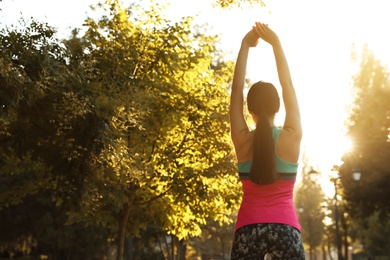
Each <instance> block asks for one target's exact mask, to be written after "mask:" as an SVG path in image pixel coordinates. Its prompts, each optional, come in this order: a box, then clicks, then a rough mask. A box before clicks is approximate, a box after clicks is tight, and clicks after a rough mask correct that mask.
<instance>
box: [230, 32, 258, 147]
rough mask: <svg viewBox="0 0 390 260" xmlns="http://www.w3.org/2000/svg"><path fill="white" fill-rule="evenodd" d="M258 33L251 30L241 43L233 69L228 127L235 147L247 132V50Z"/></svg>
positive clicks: (256, 41) (256, 40) (253, 43)
mask: <svg viewBox="0 0 390 260" xmlns="http://www.w3.org/2000/svg"><path fill="white" fill-rule="evenodd" d="M258 40H259V36H258V33H257V32H256V31H255V30H254V28H252V30H251V31H249V32H248V33H247V34H246V35H245V37H244V39H243V40H242V42H241V47H240V50H239V53H238V57H237V62H236V66H235V69H234V76H233V84H232V92H231V96H230V127H231V136H232V140H233V143H234V144H235V145H236V146H237V145H240V143H241V142H244V141H245V140H243V136H245V134H246V133H247V132H248V131H249V129H248V126H247V123H246V121H245V117H244V83H245V74H246V65H247V60H248V54H249V48H250V47H255V46H256V45H257V43H258Z"/></svg>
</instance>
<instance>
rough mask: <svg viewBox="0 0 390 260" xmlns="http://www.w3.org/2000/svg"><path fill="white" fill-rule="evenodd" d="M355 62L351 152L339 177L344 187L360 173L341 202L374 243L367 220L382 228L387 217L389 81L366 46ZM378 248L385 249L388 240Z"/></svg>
mask: <svg viewBox="0 0 390 260" xmlns="http://www.w3.org/2000/svg"><path fill="white" fill-rule="evenodd" d="M359 58H360V71H359V72H358V73H357V74H356V75H355V76H354V85H353V91H354V100H353V104H352V106H351V110H350V116H349V119H348V121H347V127H348V136H349V138H350V139H351V141H352V142H353V144H354V150H353V152H352V153H349V154H346V155H345V156H344V157H343V162H344V164H343V165H342V166H341V168H340V173H341V177H342V179H343V180H344V182H345V183H352V182H353V180H352V179H351V178H352V177H351V172H352V171H354V170H357V169H358V170H360V171H361V172H362V178H361V180H360V181H359V183H358V184H357V186H356V187H355V188H354V187H352V188H351V187H349V188H348V189H345V190H344V193H345V199H346V200H347V203H348V206H349V207H348V208H347V210H348V213H350V215H351V217H352V218H354V219H355V221H354V223H357V225H358V229H360V230H362V231H363V233H364V234H365V236H369V237H371V238H372V239H374V237H373V236H372V235H373V234H372V233H371V232H368V228H369V226H370V224H369V223H370V221H371V219H372V218H373V217H374V216H375V217H378V218H379V219H381V221H383V222H382V224H383V226H384V227H385V226H388V224H387V223H388V219H389V214H390V203H389V201H388V199H387V198H388V197H389V196H390V193H389V192H390V191H389V189H388V188H387V187H388V186H389V185H390V171H389V168H390V162H389V160H388V158H389V156H390V139H389V129H390V104H389V102H388V100H389V98H390V81H389V79H390V78H389V72H388V71H387V68H386V67H385V66H384V65H382V63H381V62H380V61H379V60H377V59H375V56H374V53H372V52H371V51H370V50H369V49H368V47H367V46H365V47H364V48H363V52H362V54H361V56H360V57H359ZM385 230H386V229H383V230H382V231H383V232H387V231H385ZM368 240H370V239H369V238H367V237H366V238H365V239H364V240H363V242H364V243H366V244H364V246H365V249H366V250H370V247H371V246H370V245H372V244H371V243H368V242H367V241H368ZM377 242H378V241H377ZM381 246H382V248H384V249H385V248H388V246H389V242H388V239H386V240H383V241H382V242H381Z"/></svg>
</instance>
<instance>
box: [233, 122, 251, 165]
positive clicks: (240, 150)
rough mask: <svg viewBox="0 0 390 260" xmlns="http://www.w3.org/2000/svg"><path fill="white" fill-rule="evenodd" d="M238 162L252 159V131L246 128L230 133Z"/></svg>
mask: <svg viewBox="0 0 390 260" xmlns="http://www.w3.org/2000/svg"><path fill="white" fill-rule="evenodd" d="M232 140H233V144H234V148H235V150H236V156H237V160H238V162H245V161H248V160H252V148H253V131H250V130H249V129H248V128H246V129H243V130H242V131H240V132H238V133H236V134H235V135H232Z"/></svg>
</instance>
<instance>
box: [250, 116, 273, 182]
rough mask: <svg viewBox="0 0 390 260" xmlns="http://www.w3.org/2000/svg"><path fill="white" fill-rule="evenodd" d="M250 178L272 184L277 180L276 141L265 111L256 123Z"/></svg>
mask: <svg viewBox="0 0 390 260" xmlns="http://www.w3.org/2000/svg"><path fill="white" fill-rule="evenodd" d="M250 179H251V181H253V182H254V183H257V184H272V183H274V182H275V181H276V170H275V147H274V141H273V138H272V130H271V126H270V124H269V120H268V117H267V115H266V114H265V113H264V112H263V113H260V115H259V118H258V121H257V124H256V130H255V134H254V142H253V159H252V167H251V171H250Z"/></svg>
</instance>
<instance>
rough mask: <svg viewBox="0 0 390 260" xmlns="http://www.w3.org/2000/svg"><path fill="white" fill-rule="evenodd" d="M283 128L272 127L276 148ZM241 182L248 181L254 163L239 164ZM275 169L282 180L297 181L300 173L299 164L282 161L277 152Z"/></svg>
mask: <svg viewBox="0 0 390 260" xmlns="http://www.w3.org/2000/svg"><path fill="white" fill-rule="evenodd" d="M281 131H282V129H281V128H278V127H276V126H272V138H273V139H274V146H276V142H277V141H278V139H279V135H280V132H281ZM237 166H238V172H239V175H240V180H248V179H249V173H250V171H251V167H252V161H247V162H240V163H237ZM275 167H276V172H277V173H278V176H279V179H280V180H295V179H296V174H297V171H298V163H292V162H287V161H284V160H282V159H281V158H280V157H279V156H278V155H277V154H276V152H275Z"/></svg>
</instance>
